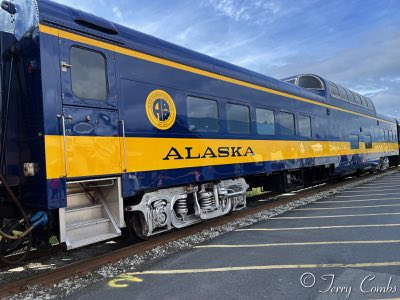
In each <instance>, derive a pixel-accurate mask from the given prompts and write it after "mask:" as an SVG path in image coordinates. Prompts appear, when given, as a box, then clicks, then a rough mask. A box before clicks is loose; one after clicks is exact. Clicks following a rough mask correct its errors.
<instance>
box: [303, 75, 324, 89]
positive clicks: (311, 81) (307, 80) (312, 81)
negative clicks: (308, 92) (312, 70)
mask: <svg viewBox="0 0 400 300" xmlns="http://www.w3.org/2000/svg"><path fill="white" fill-rule="evenodd" d="M297 85H298V86H301V87H302V88H305V89H318V90H322V89H323V88H324V87H323V85H322V82H321V81H320V80H319V79H318V78H316V77H314V76H300V77H299V81H298V82H297Z"/></svg>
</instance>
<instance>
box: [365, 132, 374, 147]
mask: <svg viewBox="0 0 400 300" xmlns="http://www.w3.org/2000/svg"><path fill="white" fill-rule="evenodd" d="M365 148H366V149H372V136H370V135H366V136H365Z"/></svg>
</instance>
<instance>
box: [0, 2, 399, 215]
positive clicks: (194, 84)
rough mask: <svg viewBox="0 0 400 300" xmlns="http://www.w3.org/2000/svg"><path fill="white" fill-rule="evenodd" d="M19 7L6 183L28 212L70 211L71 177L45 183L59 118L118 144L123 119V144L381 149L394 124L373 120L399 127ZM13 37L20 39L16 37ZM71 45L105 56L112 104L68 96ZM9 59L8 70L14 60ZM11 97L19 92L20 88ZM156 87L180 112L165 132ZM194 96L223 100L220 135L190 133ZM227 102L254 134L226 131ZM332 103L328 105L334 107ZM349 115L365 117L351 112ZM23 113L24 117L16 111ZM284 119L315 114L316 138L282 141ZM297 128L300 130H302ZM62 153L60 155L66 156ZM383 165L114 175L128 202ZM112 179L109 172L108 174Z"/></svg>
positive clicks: (292, 164) (95, 20)
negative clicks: (26, 167)
mask: <svg viewBox="0 0 400 300" xmlns="http://www.w3.org/2000/svg"><path fill="white" fill-rule="evenodd" d="M15 2H16V3H17V4H18V5H19V6H20V9H21V10H20V11H23V10H24V9H23V8H25V11H30V13H26V14H21V15H19V16H20V18H18V19H17V22H16V23H17V32H16V34H17V33H18V35H17V36H16V38H17V39H18V41H14V42H16V43H17V44H18V45H19V48H20V49H21V56H20V57H21V61H19V64H18V66H19V70H20V74H21V75H22V77H23V78H22V79H21V80H22V81H23V82H22V86H23V87H24V88H23V89H22V93H23V96H22V95H20V97H19V99H20V100H19V102H17V103H18V106H17V104H16V106H12V107H11V109H12V111H11V113H12V115H13V116H15V121H13V122H11V123H9V125H10V127H9V131H10V132H13V133H14V134H16V135H14V136H9V137H8V141H7V175H8V178H9V179H10V180H11V181H12V182H13V183H14V184H15V185H21V186H22V190H23V196H24V197H23V199H24V203H25V205H28V206H32V207H37V208H42V209H43V208H45V209H56V208H60V207H65V206H66V205H67V203H66V179H65V178H56V179H50V180H47V179H46V161H45V155H44V151H45V150H44V149H45V145H44V139H43V136H46V135H49V136H61V135H62V134H63V132H62V126H61V122H60V118H59V117H57V116H61V115H64V116H68V115H69V114H71V115H74V119H73V120H72V119H71V120H67V123H66V130H67V131H68V135H70V136H100V137H101V136H106V137H112V136H114V137H117V136H120V135H121V132H120V127H119V123H118V120H124V121H125V130H126V136H127V137H156V138H163V137H164V138H165V137H168V138H200V139H201V138H202V139H221V138H223V139H236V140H250V139H251V140H263V139H268V140H297V141H308V140H314V141H345V142H349V135H351V134H358V135H360V141H361V142H362V141H366V140H365V137H366V135H370V136H371V138H372V142H383V141H384V138H383V137H382V135H381V130H382V129H386V130H388V129H391V130H395V131H396V132H397V128H396V125H395V124H388V123H385V122H379V121H377V120H376V119H373V118H379V119H381V120H386V121H388V122H393V123H394V122H395V120H393V119H391V118H389V117H386V116H383V115H380V114H376V112H375V110H369V109H366V108H365V107H361V106H356V105H353V104H351V103H348V102H344V101H341V100H339V99H336V98H333V97H331V96H330V95H328V94H327V93H326V90H325V91H318V92H313V91H310V90H307V89H303V88H300V87H298V86H295V85H292V84H289V83H286V82H283V81H279V80H276V79H273V78H270V77H268V76H264V75H260V74H258V73H255V72H252V71H249V70H246V69H243V68H240V67H237V66H234V65H231V64H229V63H226V62H223V61H219V60H216V59H214V58H211V57H209V56H206V55H203V54H199V53H196V52H194V51H191V50H188V49H185V48H182V47H179V46H176V45H173V44H171V43H168V42H165V41H162V40H160V39H157V38H154V37H151V36H148V35H146V34H143V33H140V32H137V31H135V30H132V29H129V28H126V27H123V26H120V25H118V24H114V23H112V22H109V21H106V20H104V19H101V18H99V17H96V16H93V15H90V14H86V13H84V12H79V11H77V10H75V9H72V8H67V7H66V6H63V5H60V4H56V3H53V2H50V1H47V0H40V1H39V2H38V5H39V8H38V15H36V14H34V13H32V7H33V6H32V1H29V0H18V1H15ZM33 3H35V1H33ZM28 6H30V7H31V10H28V9H27V8H28ZM39 21H40V23H41V24H44V25H46V26H49V27H53V28H58V29H61V30H65V31H67V32H74V33H76V34H78V35H82V36H86V37H90V38H92V39H95V40H98V41H102V42H105V43H107V44H111V45H116V46H121V47H124V48H127V49H132V50H135V51H139V52H141V53H145V54H150V55H153V56H155V57H158V58H163V59H166V60H168V61H172V62H178V63H180V64H183V65H186V66H191V67H195V68H198V69H201V70H205V71H208V72H212V73H215V74H218V75H223V76H227V77H230V78H233V79H237V80H240V81H243V82H246V83H251V84H254V85H259V86H262V87H265V88H270V89H273V90H276V91H279V92H283V93H288V94H290V95H293V96H295V97H302V98H305V99H309V100H312V101H315V102H317V103H320V104H324V105H325V106H320V105H316V104H312V103H307V102H304V101H299V100H295V99H292V98H289V97H285V96H282V95H277V94H273V93H266V92H265V91H260V90H256V89H251V88H248V87H245V86H241V85H237V84H232V83H230V82H226V81H222V80H219V79H215V78H210V77H206V76H203V75H199V74H195V73H191V72H187V71H183V70H178V69H176V68H171V67H169V66H165V65H161V64H156V63H154V62H149V61H145V60H142V59H139V58H134V57H130V56H127V55H123V54H120V53H113V52H111V51H110V50H104V49H101V48H97V47H92V46H86V45H84V44H82V43H79V42H71V41H66V40H61V39H59V38H58V37H57V36H54V35H49V34H43V33H38V28H37V25H38V22H39ZM89 25H90V26H89ZM100 27H102V29H101V28H100ZM96 29H101V30H100V31H99V30H96ZM8 38H10V39H14V37H12V36H10V35H8ZM72 45H78V46H82V47H85V48H90V49H93V50H95V51H98V52H100V53H103V55H104V56H105V58H106V60H107V77H108V92H109V93H108V95H107V99H106V101H103V102H100V101H97V100H87V99H86V100H85V99H76V97H75V96H74V95H73V93H72V91H71V89H67V90H65V88H64V87H65V86H68V84H65V83H66V82H67V83H68V82H69V81H68V80H70V78H69V77H68V76H70V75H69V74H68V73H66V74H64V73H61V76H60V62H61V61H63V60H64V58H67V56H68V54H69V50H70V47H71V46H72ZM2 55H4V54H2ZM6 61H8V62H10V60H9V59H7V60H6ZM29 63H33V65H34V66H35V67H34V68H33V72H32V73H29V74H28V73H27V69H26V67H27V66H28V65H29ZM4 75H5V74H2V76H3V77H2V78H1V79H2V80H3V81H4ZM322 80H323V81H324V83H325V86H329V84H328V82H327V81H326V80H324V79H322ZM16 82H17V81H16ZM14 89H17V87H16V86H15V87H14ZM155 89H162V90H164V91H166V92H168V94H170V95H171V96H172V98H173V99H174V102H175V104H176V108H177V117H176V121H175V123H174V125H173V126H172V128H170V129H169V130H167V131H163V130H159V129H156V128H155V127H154V126H153V125H152V124H151V123H150V122H149V120H148V118H147V116H146V114H145V113H144V106H145V101H146V97H147V95H148V94H149V93H150V92H151V91H153V90H155ZM188 96H194V97H200V98H206V99H212V100H216V101H218V113H219V125H220V126H219V131H217V132H208V133H205V132H195V131H190V130H189V126H188V116H187V101H186V99H187V97H188ZM3 103H4V97H3ZM227 103H237V104H244V105H247V106H248V107H249V108H250V115H251V118H250V119H251V131H250V133H249V134H232V133H229V131H228V128H227V120H226V118H227V112H226V104H227ZM326 105H330V106H332V107H331V108H328V107H327V106H326ZM335 107H336V108H335ZM256 108H266V109H271V110H273V111H274V113H275V120H276V122H275V123H276V134H275V135H273V136H268V137H266V136H262V135H259V134H257V130H256V128H257V123H256V111H255V110H256ZM343 110H348V111H352V112H355V113H359V114H363V115H364V116H361V115H356V114H350V113H349V112H345V111H343ZM20 111H21V112H22V113H18V112H20ZM280 111H288V112H290V113H294V114H295V115H296V116H299V115H307V116H310V117H311V118H312V133H313V135H312V137H311V138H309V137H301V136H299V135H293V136H285V135H283V134H282V129H281V128H280V125H279V124H280V123H279V112H280ZM368 117H372V118H368ZM297 122H298V121H297ZM378 123H379V125H378ZM22 124H24V126H26V128H23V130H21V125H22ZM99 124H106V126H98V125H99ZM298 125H299V124H298V123H297V124H296V127H298ZM399 140H400V139H399ZM16 141H18V142H16ZM61 155H63V154H62V153H60V156H61ZM24 162H36V163H38V165H39V170H38V174H37V175H36V176H34V177H26V176H24V174H23V163H24ZM378 162H379V157H376V155H371V154H364V155H358V154H357V155H343V156H338V157H322V158H307V159H293V160H285V161H274V162H268V161H267V162H262V163H246V164H227V165H215V166H206V167H193V168H181V169H172V170H163V171H148V172H136V173H128V174H113V175H115V176H122V186H123V196H124V197H128V196H132V195H135V194H137V193H139V192H143V191H146V190H149V189H157V188H165V187H170V186H176V185H185V184H190V183H194V182H203V181H213V180H221V179H228V178H233V177H239V176H247V175H256V174H269V173H273V172H279V171H283V170H290V169H300V168H305V167H312V166H320V165H330V164H333V165H334V166H335V173H336V174H342V173H348V172H351V171H355V170H357V169H361V168H366V167H370V166H372V165H375V164H377V163H378ZM108 176H110V174H107V177H108ZM91 178H93V177H91ZM69 179H77V178H69Z"/></svg>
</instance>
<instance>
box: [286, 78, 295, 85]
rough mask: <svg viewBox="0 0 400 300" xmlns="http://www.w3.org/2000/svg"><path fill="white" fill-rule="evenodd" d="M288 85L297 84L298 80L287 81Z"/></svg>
mask: <svg viewBox="0 0 400 300" xmlns="http://www.w3.org/2000/svg"><path fill="white" fill-rule="evenodd" d="M286 82H287V83H291V84H296V79H289V80H286Z"/></svg>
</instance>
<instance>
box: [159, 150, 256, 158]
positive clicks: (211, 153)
mask: <svg viewBox="0 0 400 300" xmlns="http://www.w3.org/2000/svg"><path fill="white" fill-rule="evenodd" d="M254 155H255V154H254V151H253V149H252V148H251V147H247V149H246V148H243V147H219V148H215V149H213V148H211V147H207V148H206V149H205V150H204V151H201V152H199V151H194V150H193V147H186V148H185V150H178V149H177V148H175V147H171V149H170V150H169V152H168V154H167V155H166V156H165V157H164V158H163V160H184V159H201V158H223V157H247V156H254Z"/></svg>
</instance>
